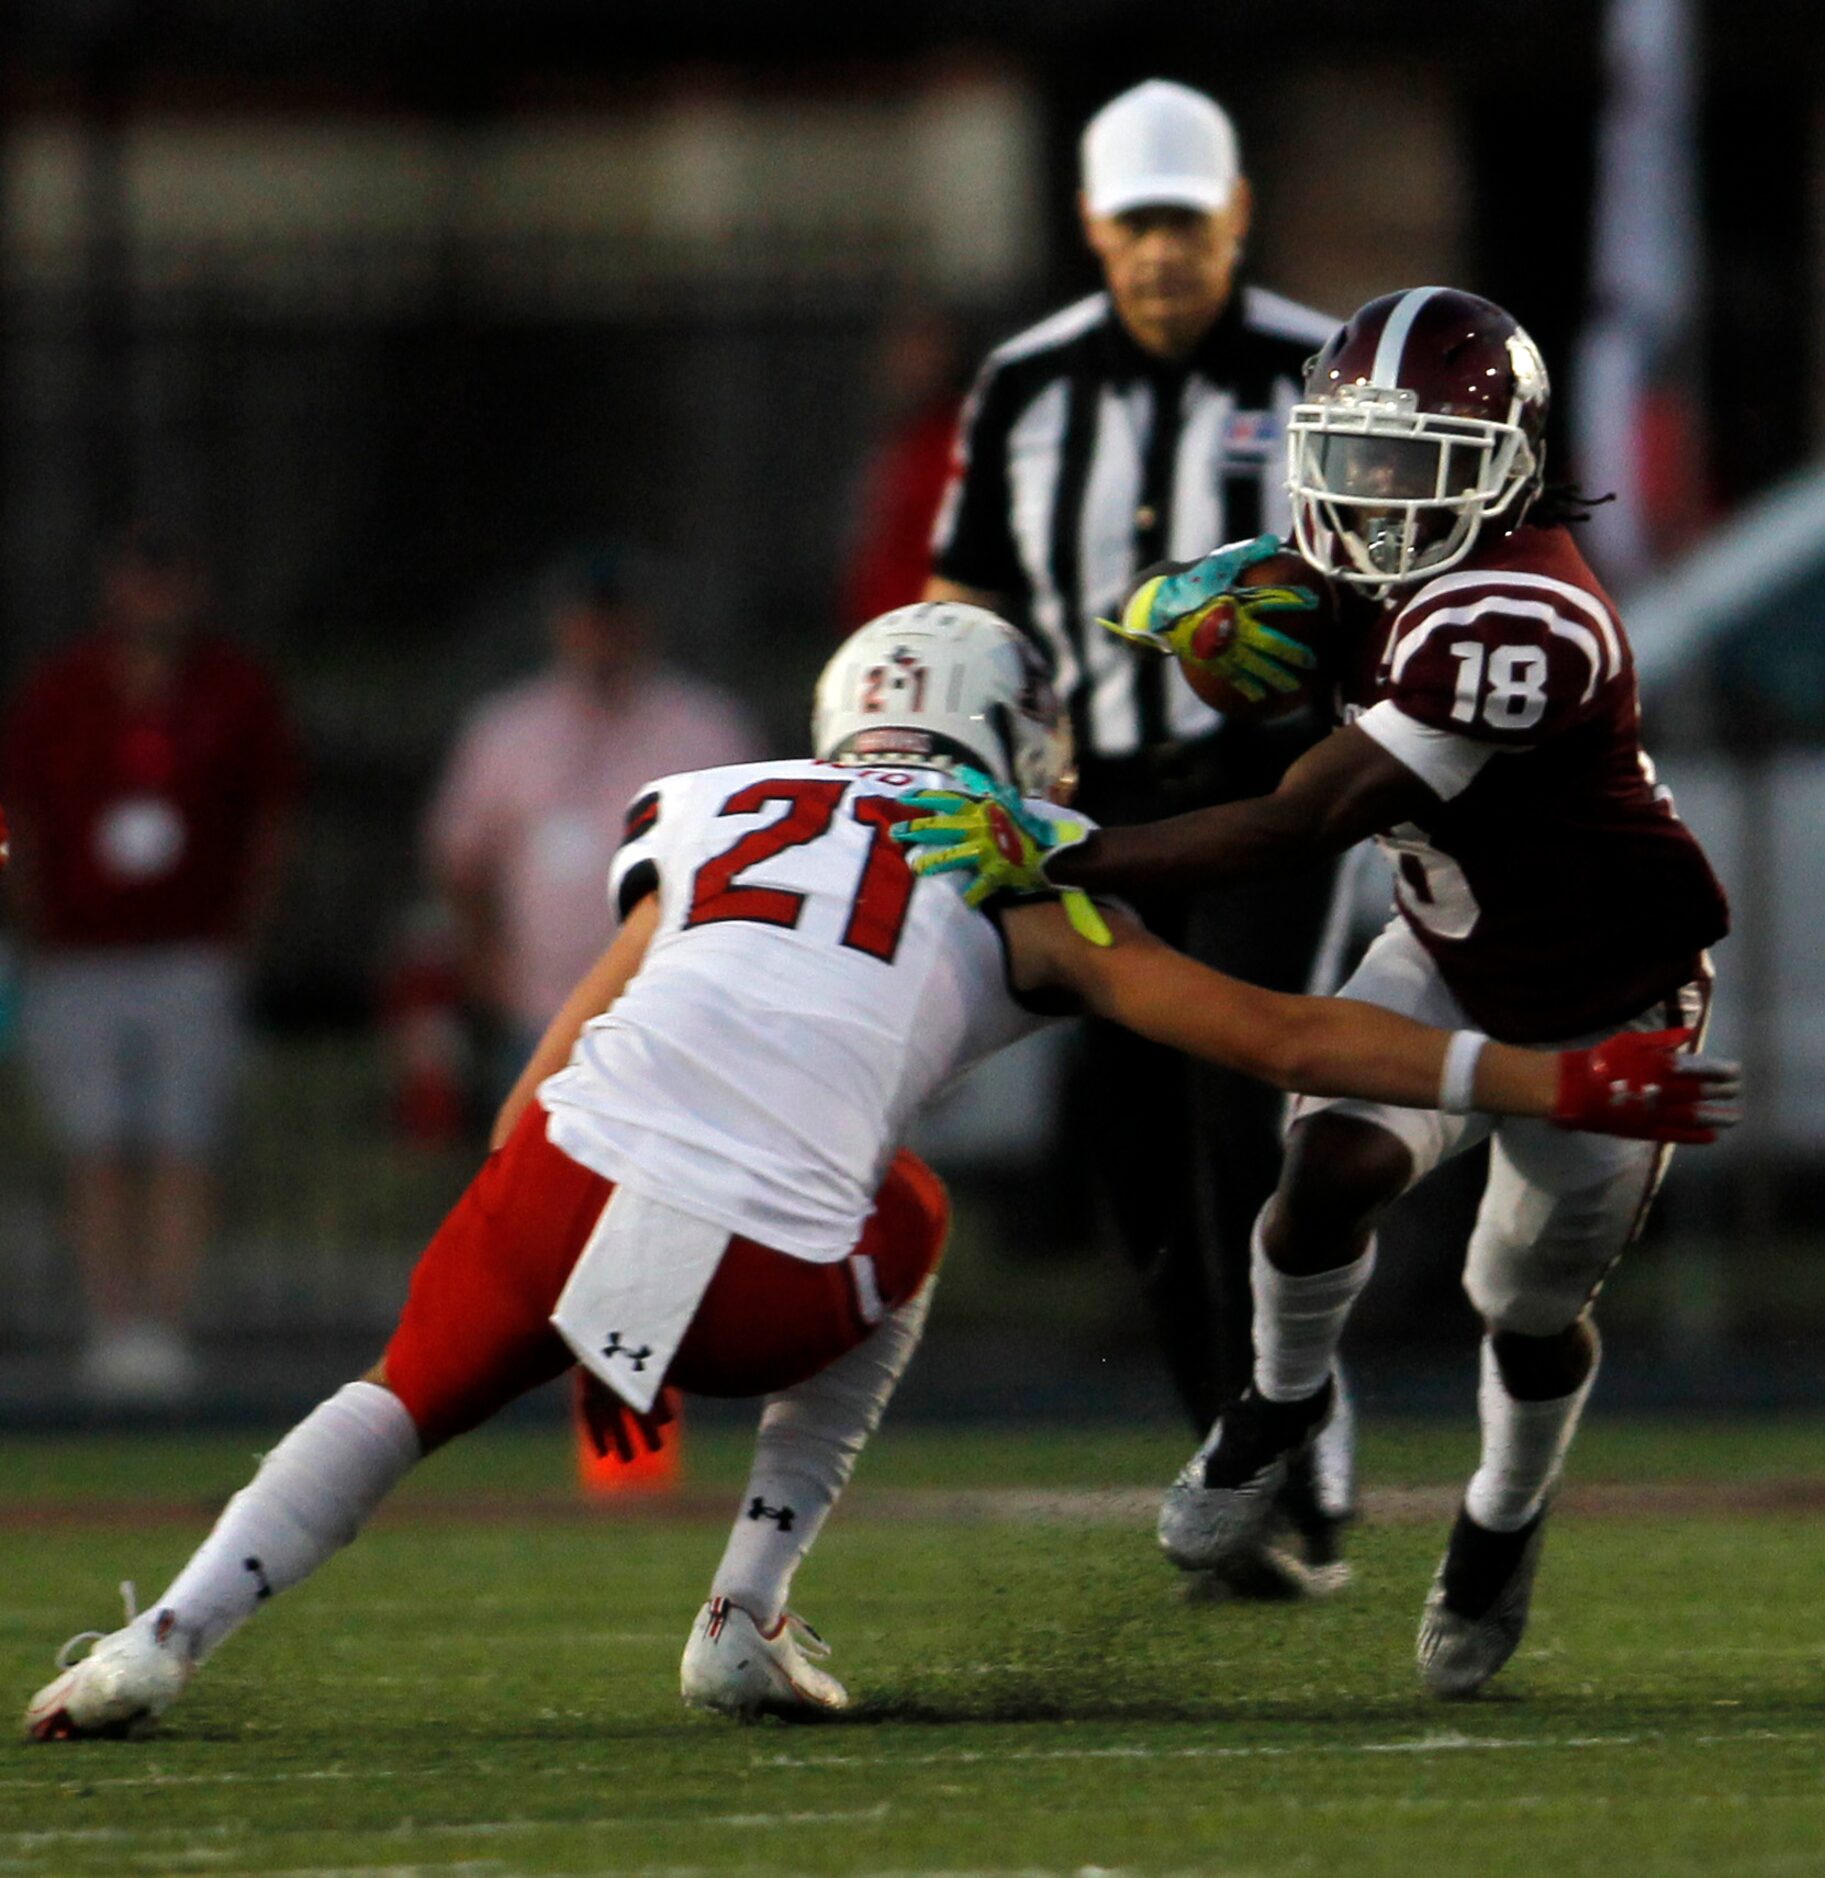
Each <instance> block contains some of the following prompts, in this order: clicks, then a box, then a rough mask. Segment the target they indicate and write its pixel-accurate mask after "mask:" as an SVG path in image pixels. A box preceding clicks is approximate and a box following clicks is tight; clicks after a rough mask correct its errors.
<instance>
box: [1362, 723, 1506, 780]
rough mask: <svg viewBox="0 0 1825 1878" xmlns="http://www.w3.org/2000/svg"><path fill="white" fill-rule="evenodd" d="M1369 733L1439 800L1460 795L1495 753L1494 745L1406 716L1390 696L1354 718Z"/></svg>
mask: <svg viewBox="0 0 1825 1878" xmlns="http://www.w3.org/2000/svg"><path fill="white" fill-rule="evenodd" d="M1356 728H1357V729H1358V730H1362V731H1367V732H1368V734H1369V735H1370V736H1371V737H1373V738H1374V739H1375V741H1376V742H1377V743H1378V744H1380V745H1381V747H1382V748H1383V749H1384V750H1386V751H1387V753H1388V754H1389V755H1390V756H1391V757H1393V758H1394V760H1395V761H1396V762H1397V763H1401V764H1404V765H1405V766H1406V767H1407V768H1408V769H1410V770H1411V771H1412V772H1413V773H1414V775H1415V776H1417V777H1418V778H1419V779H1420V781H1421V782H1423V783H1424V784H1425V785H1426V787H1427V788H1428V789H1430V790H1431V791H1432V793H1433V794H1434V795H1435V796H1437V797H1438V799H1439V800H1440V801H1441V802H1449V801H1450V800H1451V799H1452V797H1453V796H1461V795H1462V794H1463V793H1464V791H1465V790H1466V789H1468V788H1469V787H1470V785H1471V784H1472V783H1473V782H1475V781H1476V779H1477V777H1478V775H1479V774H1480V773H1481V771H1482V768H1483V765H1484V764H1485V763H1487V762H1488V761H1489V759H1490V758H1491V757H1492V756H1494V755H1495V754H1496V750H1495V746H1494V745H1493V744H1487V743H1478V742H1477V741H1476V739H1475V738H1473V737H1460V736H1458V735H1457V734H1456V733H1455V732H1454V731H1449V730H1434V729H1433V728H1432V726H1431V725H1430V724H1422V723H1420V722H1419V720H1418V719H1417V718H1412V717H1409V716H1408V715H1407V714H1406V712H1405V711H1403V710H1402V709H1401V708H1400V706H1399V705H1398V704H1396V703H1395V702H1394V700H1393V699H1392V698H1384V699H1383V700H1382V701H1381V703H1380V704H1376V705H1371V706H1370V707H1369V709H1368V710H1366V711H1364V712H1363V714H1362V716H1360V717H1359V718H1358V719H1357V720H1356Z"/></svg>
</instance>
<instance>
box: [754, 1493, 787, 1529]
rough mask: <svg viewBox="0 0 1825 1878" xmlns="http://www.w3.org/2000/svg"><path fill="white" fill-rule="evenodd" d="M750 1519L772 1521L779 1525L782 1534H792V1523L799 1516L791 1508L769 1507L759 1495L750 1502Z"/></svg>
mask: <svg viewBox="0 0 1825 1878" xmlns="http://www.w3.org/2000/svg"><path fill="white" fill-rule="evenodd" d="M748 1517H749V1518H750V1519H770V1520H772V1521H774V1522H775V1523H776V1524H777V1525H778V1527H779V1529H780V1531H781V1532H790V1531H791V1530H792V1522H793V1520H794V1519H795V1518H797V1515H796V1514H795V1513H794V1512H793V1510H792V1509H791V1507H789V1506H769V1505H768V1504H767V1503H766V1501H765V1500H763V1499H762V1498H761V1497H760V1495H759V1494H758V1493H757V1494H756V1495H755V1496H754V1498H753V1499H751V1500H750V1501H749V1502H748Z"/></svg>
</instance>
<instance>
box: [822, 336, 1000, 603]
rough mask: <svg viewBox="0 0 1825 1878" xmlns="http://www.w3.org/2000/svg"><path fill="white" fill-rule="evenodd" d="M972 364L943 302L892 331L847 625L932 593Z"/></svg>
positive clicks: (882, 356)
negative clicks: (929, 586) (935, 527)
mask: <svg viewBox="0 0 1825 1878" xmlns="http://www.w3.org/2000/svg"><path fill="white" fill-rule="evenodd" d="M969 363H970V362H969V359H968V356H967V355H966V354H965V352H964V350H963V346H962V344H961V341H960V339H959V336H958V333H957V329H956V326H955V324H954V323H953V322H952V320H951V319H950V317H949V316H948V315H947V314H945V313H942V312H939V311H938V310H936V309H935V308H929V307H928V308H921V309H916V310H914V311H913V312H910V313H907V314H904V315H903V316H901V317H900V318H899V319H897V320H896V321H895V322H894V323H893V324H892V325H890V326H889V327H888V328H887V330H886V332H885V333H884V334H883V335H882V339H881V347H880V352H879V355H878V359H877V363H876V367H875V370H876V377H877V381H878V394H879V402H880V408H881V420H882V424H883V434H882V436H881V439H880V441H879V443H878V444H877V445H876V446H875V449H874V451H873V453H872V454H871V456H870V457H869V459H868V461H867V463H866V464H864V466H863V468H862V470H861V472H860V476H859V479H858V490H857V507H856V517H855V526H854V529H853V532H852V538H851V544H850V550H849V557H848V560H847V562H846V564H845V566H844V570H843V576H842V594H841V607H842V615H843V617H842V621H841V625H842V630H843V631H844V632H846V633H847V632H852V631H854V629H855V628H856V627H858V626H860V625H862V624H863V623H864V622H865V621H867V620H871V619H873V618H875V616H876V615H877V614H880V613H887V612H891V611H892V609H893V608H895V607H897V606H911V605H912V603H913V602H914V601H915V600H917V599H919V598H920V597H921V596H922V595H923V594H924V592H925V582H926V579H927V578H928V576H929V575H930V573H931V562H932V524H933V522H934V521H935V520H936V518H937V514H938V504H939V502H940V500H941V499H942V498H943V495H944V489H945V485H946V483H947V482H948V481H949V480H950V472H951V458H952V455H953V453H954V452H955V450H956V446H957V417H958V414H959V412H960V411H961V410H962V408H963V394H964V387H965V384H966V382H967V378H968V372H969Z"/></svg>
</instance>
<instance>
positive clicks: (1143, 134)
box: [1083, 78, 1241, 215]
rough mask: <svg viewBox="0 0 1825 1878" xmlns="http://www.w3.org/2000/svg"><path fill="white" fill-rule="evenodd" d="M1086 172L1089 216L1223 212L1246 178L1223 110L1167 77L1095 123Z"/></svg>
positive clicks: (1089, 132) (1086, 148) (1126, 97)
mask: <svg viewBox="0 0 1825 1878" xmlns="http://www.w3.org/2000/svg"><path fill="white" fill-rule="evenodd" d="M1083 166H1084V197H1085V200H1086V201H1087V202H1088V203H1089V205H1090V213H1091V214H1092V215H1120V214H1121V213H1122V212H1123V211H1124V210H1127V209H1138V208H1144V207H1148V206H1151V205H1152V204H1155V203H1162V204H1170V205H1171V206H1173V207H1177V208H1189V209H1205V210H1210V209H1220V208H1223V207H1225V206H1226V205H1227V204H1228V202H1229V199H1230V196H1231V195H1232V194H1233V192H1234V190H1235V186H1236V178H1237V177H1238V176H1239V175H1240V174H1241V161H1240V159H1239V157H1238V155H1237V152H1236V130H1235V126H1234V125H1233V124H1231V123H1230V121H1229V118H1228V116H1227V114H1226V113H1225V112H1224V111H1223V109H1222V107H1221V106H1220V105H1218V104H1217V103H1215V102H1214V101H1213V100H1212V99H1210V98H1207V97H1205V95H1204V94H1203V92H1201V91H1193V90H1192V89H1191V87H1190V86H1189V85H1175V84H1174V83H1173V82H1172V81H1171V80H1170V79H1166V78H1150V79H1148V80H1147V82H1146V83H1145V84H1142V85H1136V86H1135V87H1134V89H1133V90H1132V91H1124V92H1123V93H1122V95H1121V96H1120V97H1119V98H1114V99H1111V100H1110V102H1109V103H1108V104H1105V105H1104V106H1103V108H1102V109H1101V110H1100V111H1098V112H1097V114H1096V115H1095V116H1094V117H1093V118H1091V120H1090V122H1089V123H1088V125H1086V126H1085V128H1084V139H1083Z"/></svg>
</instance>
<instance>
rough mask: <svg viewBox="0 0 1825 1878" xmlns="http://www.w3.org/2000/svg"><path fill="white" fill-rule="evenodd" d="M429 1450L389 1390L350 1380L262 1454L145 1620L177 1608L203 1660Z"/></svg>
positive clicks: (310, 1567) (338, 1543)
mask: <svg viewBox="0 0 1825 1878" xmlns="http://www.w3.org/2000/svg"><path fill="white" fill-rule="evenodd" d="M422 1452H423V1450H422V1448H421V1447H420V1445H419V1440H418V1430H417V1429H416V1428H415V1427H414V1426H413V1424H412V1417H411V1416H410V1415H409V1414H408V1413H407V1412H406V1406H405V1404H404V1403H403V1402H401V1401H400V1399H399V1398H398V1396H396V1395H395V1394H394V1393H393V1392H392V1390H391V1389H383V1388H382V1387H381V1386H380V1385H379V1384H378V1383H372V1382H351V1383H348V1384H347V1385H345V1386H344V1387H343V1388H341V1389H339V1390H338V1391H337V1392H336V1393H335V1394H334V1395H333V1396H331V1397H330V1398H329V1400H328V1401H327V1402H322V1403H319V1404H318V1406H317V1407H316V1408H314V1409H313V1410H312V1411H311V1412H310V1414H308V1415H307V1416H305V1418H304V1419H303V1421H301V1422H300V1423H299V1424H298V1425H297V1427H296V1428H294V1429H293V1430H292V1431H291V1433H290V1434H288V1435H287V1436H286V1437H285V1439H284V1440H283V1441H281V1442H280V1443H279V1445H278V1446H277V1447H276V1448H274V1449H273V1450H272V1452H271V1453H270V1454H268V1455H267V1456H266V1457H265V1459H264V1460H263V1461H262V1462H261V1463H260V1471H259V1472H258V1473H257V1474H255V1475H254V1477H253V1479H252V1480H250V1481H249V1482H248V1483H247V1485H246V1486H245V1487H243V1488H242V1489H241V1491H240V1492H239V1493H237V1494H236V1495H235V1496H234V1498H233V1499H232V1500H230V1501H229V1502H228V1504H227V1505H226V1506H225V1507H224V1508H223V1509H222V1516H221V1518H220V1519H218V1520H217V1521H216V1523H215V1527H214V1529H213V1530H212V1531H211V1533H210V1535H209V1537H208V1538H207V1539H205V1540H204V1541H203V1543H202V1544H201V1545H200V1546H198V1547H197V1549H196V1551H195V1552H194V1553H193V1554H192V1555H191V1558H190V1562H189V1564H187V1565H186V1566H185V1567H184V1569H183V1570H182V1571H180V1572H179V1573H178V1575H177V1576H176V1577H175V1578H174V1579H173V1580H172V1581H171V1584H170V1586H169V1588H168V1589H167V1590H166V1591H165V1594H164V1596H163V1597H161V1598H160V1599H159V1600H158V1602H157V1603H156V1604H153V1605H152V1606H151V1607H150V1608H149V1609H148V1610H147V1611H146V1612H145V1613H144V1614H143V1615H142V1616H141V1618H140V1619H139V1621H140V1622H141V1623H152V1622H156V1621H157V1620H158V1618H159V1616H160V1615H161V1614H162V1613H163V1612H165V1611H170V1612H172V1613H173V1614H174V1616H175V1618H176V1620H177V1628H178V1631H179V1633H180V1635H182V1636H183V1638H184V1640H185V1642H186V1644H187V1645H188V1647H189V1649H190V1651H191V1653H192V1654H193V1656H194V1657H195V1658H196V1660H197V1661H198V1662H199V1663H200V1662H201V1661H202V1660H203V1659H204V1658H205V1657H206V1656H208V1655H209V1653H210V1652H211V1651H212V1650H214V1649H215V1647H216V1646H217V1645H218V1644H219V1643H220V1642H222V1640H223V1639H224V1638H225V1637H228V1636H230V1635H231V1634H232V1633H233V1632H235V1631H236V1630H238V1629H240V1627H241V1626H242V1625H243V1624H244V1623H246V1621H247V1620H248V1618H250V1617H251V1616H252V1615H253V1614H254V1612H255V1611H256V1610H257V1609H258V1608H259V1607H260V1605H261V1604H263V1603H264V1602H265V1601H266V1599H268V1598H270V1597H271V1596H272V1595H273V1594H274V1593H275V1592H278V1591H286V1590H289V1589H290V1588H291V1587H292V1586H293V1585H295V1584H297V1583H299V1582H300V1581H301V1580H302V1579H305V1578H308V1577H309V1576H310V1574H311V1573H312V1572H314V1571H315V1570H316V1569H317V1567H318V1566H319V1565H321V1564H322V1563H323V1562H324V1560H325V1559H327V1558H329V1557H330V1556H331V1555H332V1554H333V1553H336V1552H339V1551H340V1550H341V1549H342V1548H343V1547H344V1546H345V1545H347V1544H348V1542H349V1541H350V1540H351V1539H352V1538H354V1536H355V1534H356V1533H357V1532H359V1531H360V1530H361V1527H362V1525H363V1523H364V1522H365V1521H366V1519H367V1517H368V1515H369V1514H370V1513H372V1512H373V1510H374V1508H375V1507H377V1506H378V1505H379V1504H380V1502H381V1501H382V1500H383V1499H385V1498H386V1496H387V1494H388V1493H390V1492H391V1491H392V1489H393V1488H394V1487H396V1486H397V1485H398V1484H399V1482H400V1481H401V1480H402V1479H403V1478H404V1477H405V1475H406V1474H407V1473H408V1472H409V1471H410V1470H411V1468H412V1466H413V1464H414V1463H415V1462H416V1461H417V1460H418V1459H419V1457H420V1455H421V1454H422Z"/></svg>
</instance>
